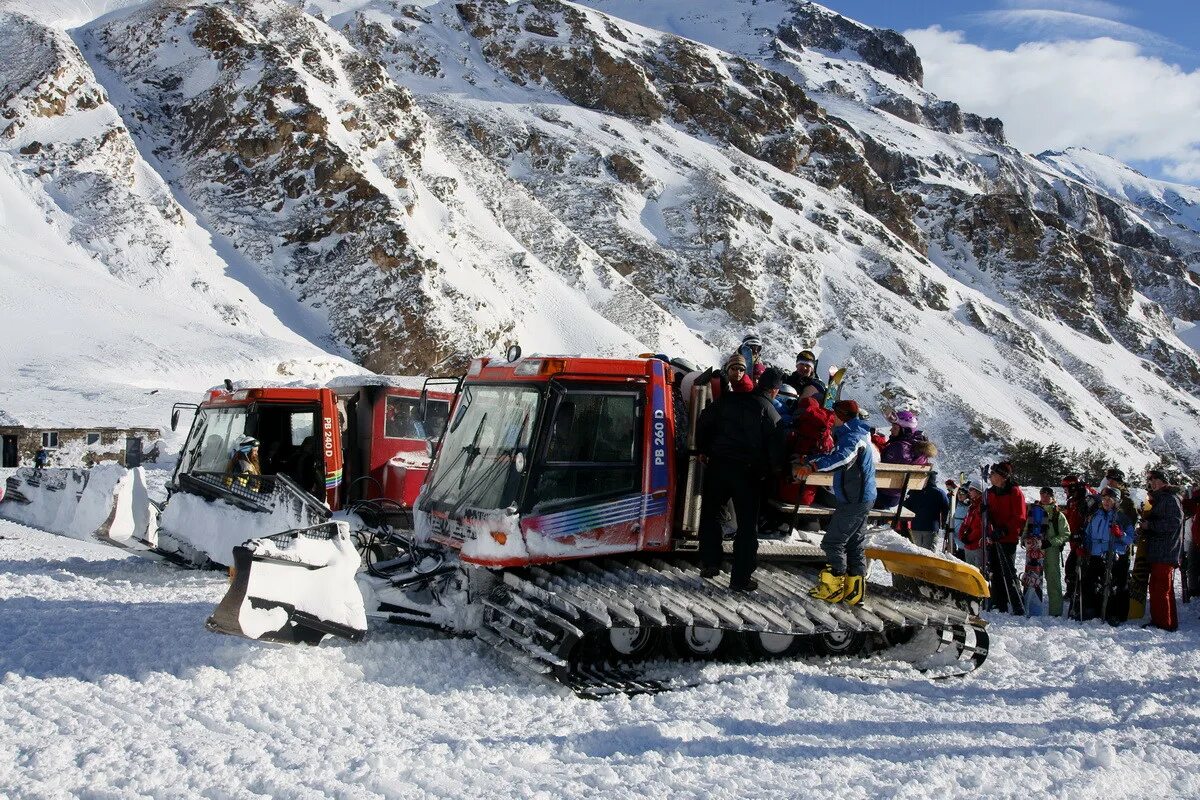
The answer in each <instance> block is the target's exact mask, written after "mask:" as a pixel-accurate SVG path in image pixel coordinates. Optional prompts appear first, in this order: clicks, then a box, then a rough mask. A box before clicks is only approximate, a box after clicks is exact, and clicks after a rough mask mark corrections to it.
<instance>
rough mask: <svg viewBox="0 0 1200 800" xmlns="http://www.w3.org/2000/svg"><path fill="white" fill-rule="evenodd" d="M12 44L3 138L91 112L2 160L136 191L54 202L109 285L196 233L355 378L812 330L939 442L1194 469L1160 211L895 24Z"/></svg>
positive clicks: (747, 8)
mask: <svg viewBox="0 0 1200 800" xmlns="http://www.w3.org/2000/svg"><path fill="white" fill-rule="evenodd" d="M20 24H21V25H24V26H26V27H28V29H29V30H28V32H27V33H26V34H21V38H22V40H29V41H31V42H36V41H44V42H46V44H43V45H39V47H41V50H40V51H39V52H42V53H43V54H44V55H43V56H41V58H42V60H43V61H46V62H47V63H54V64H61V65H64V66H63V67H62V68H61V69H59V68H57V67H42V68H39V69H38V70H34V71H35V72H38V74H41V75H43V76H44V75H48V74H54V75H55V78H54V80H53V81H52V84H53V87H54V88H53V89H51V90H46V91H42V90H29V89H23V90H22V92H21V93H20V97H21V98H22V99H20V101H19V102H18V101H16V100H13V98H12V97H10V96H9V95H13V92H12V91H10V90H9V89H7V88H6V93H5V95H4V96H3V97H0V101H2V102H3V108H4V109H5V110H4V112H3V113H4V115H5V117H4V124H6V125H8V126H9V129H10V130H13V129H14V127H15V128H16V129H20V128H21V126H23V125H25V124H27V122H28V121H29V120H32V119H35V118H37V116H38V114H43V113H46V112H47V111H50V112H53V111H54V109H56V108H59V107H60V106H64V105H65V106H69V107H74V108H83V106H81V105H80V104H81V103H82V104H88V103H90V104H92V105H93V106H94V110H95V111H96V113H102V114H106V115H109V117H111V119H112V123H113V124H112V130H113V131H115V133H112V134H110V135H109V140H105V141H101V139H103V137H104V135H105V134H104V133H102V132H98V133H96V134H95V136H97V137H99V138H95V140H94V141H92V140H89V144H88V145H87V146H86V147H80V148H77V150H78V152H76V153H75V155H72V156H64V155H54V156H51V155H49V154H48V153H50V152H58V151H56V150H55V148H47V147H46V144H45V143H39V145H38V147H39V148H41V149H37V148H35V147H34V145H33V143H32V142H30V141H26V140H25V139H20V141H21V147H22V148H26V149H28V152H26V149H22V150H20V152H19V153H17V154H16V155H14V156H13V157H14V158H16V157H19V158H21V159H24V160H25V162H27V163H28V164H30V165H31V168H35V169H40V170H43V173H42V175H43V180H45V181H47V182H49V183H54V184H55V185H59V184H61V185H65V186H70V185H76V186H79V185H82V184H86V183H87V181H81V180H80V178H79V176H80V175H81V174H83V173H87V172H88V168H87V167H86V166H81V165H84V164H85V163H87V162H88V158H90V159H91V162H90V163H94V164H96V165H98V166H96V167H95V169H92V170H91V171H90V173H89V174H91V175H92V176H93V177H91V178H89V180H90V181H92V182H96V181H100V182H104V181H107V184H105V185H106V187H107V188H105V190H104V192H105V194H106V196H108V197H114V198H115V197H119V196H120V195H119V192H118V190H117V189H115V188H113V187H115V186H120V185H126V184H129V182H130V181H131V180H134V179H131V178H130V174H131V173H130V172H129V170H134V172H136V171H137V170H143V171H148V170H150V169H152V170H153V172H149V174H147V175H146V180H153V181H156V182H157V184H156V185H158V186H159V187H160V189H159V191H158V193H157V195H153V196H155V197H158V198H159V200H158V201H157V202H152V201H150V200H148V199H146V198H145V197H142V196H141V195H139V202H140V203H141V204H142V205H138V206H135V205H133V204H127V205H126V206H124V207H123V209H122V210H123V211H124V212H125V213H128V214H132V215H134V216H136V217H140V218H143V219H148V220H152V221H153V224H148V225H144V226H141V228H142V231H141V233H135V232H134V231H135V230H136V229H137V227H138V226H135V225H131V224H129V220H120V219H116V220H112V221H105V220H104V219H103V218H102V217H101V218H96V215H97V214H98V213H100V212H99V211H98V210H97V209H100V208H102V207H103V206H105V205H106V204H96V203H93V202H91V201H89V200H87V199H86V196H85V195H82V194H81V195H80V197H81V198H84V199H82V200H81V201H79V202H75V203H74V205H72V206H71V208H72V213H73V214H75V218H76V219H77V220H79V221H80V224H81V225H89V224H90V225H92V226H93V227H95V228H96V229H97V230H98V231H102V233H101V234H98V235H97V237H96V241H102V240H104V236H105V235H107V236H109V237H110V238H112V237H116V238H112V243H111V244H110V245H106V246H104V247H103V248H100V249H102V250H104V252H105V253H106V255H105V257H106V258H107V259H110V261H111V269H113V270H114V271H118V272H119V271H120V270H121V263H122V262H121V253H122V252H124V250H125V249H126V248H127V247H132V246H146V247H150V246H153V245H152V244H150V243H149V242H151V241H152V240H153V237H154V236H155V235H157V234H156V232H159V231H161V230H163V229H165V228H168V227H169V226H170V224H171V223H170V216H171V214H172V213H173V212H172V209H177V210H176V211H175V212H174V213H183V214H187V213H193V214H195V215H196V216H197V218H198V219H199V220H200V221H201V222H202V223H203V224H204V225H205V226H207V227H208V228H209V229H210V230H213V231H215V232H216V233H218V234H219V235H220V237H222V239H223V240H225V241H228V243H229V244H230V251H231V252H230V253H228V254H226V255H227V256H228V257H235V258H237V259H239V260H241V261H244V263H245V264H246V265H247V266H248V267H249V268H252V269H253V270H255V271H257V272H258V273H259V274H260V275H262V276H263V277H264V279H265V280H267V281H268V282H270V283H271V284H272V285H275V286H278V287H281V290H282V291H284V292H285V293H286V294H287V295H288V296H290V297H294V298H296V299H298V300H299V301H300V303H301V304H303V306H304V307H305V308H306V309H308V310H309V311H311V312H312V313H313V314H314V315H316V316H318V317H320V318H321V319H324V320H327V326H328V331H329V333H330V335H331V336H332V337H333V338H334V339H335V340H336V341H337V342H338V343H339V344H340V345H342V346H344V347H346V348H347V349H348V351H349V352H350V353H352V354H353V355H354V357H355V358H356V359H357V360H359V361H360V362H361V363H364V364H366V365H367V366H369V367H371V368H375V369H380V370H388V371H395V370H421V371H440V370H449V369H453V368H457V367H460V366H461V365H462V364H463V363H464V362H465V359H467V358H469V357H470V355H472V354H474V353H478V352H487V351H495V349H496V348H497V346H498V345H502V344H505V343H507V342H509V341H517V340H519V341H521V343H522V344H523V345H524V346H525V347H526V349H527V350H530V349H532V350H543V351H547V350H559V351H564V350H565V351H577V352H584V351H586V352H599V353H603V354H617V353H630V352H636V351H638V350H641V349H644V348H645V349H652V350H662V351H667V352H672V353H682V354H685V355H690V356H692V357H694V358H697V359H701V360H707V361H711V360H714V359H715V358H717V357H718V355H719V353H721V352H722V351H725V350H727V349H728V348H731V347H732V346H733V345H734V344H735V343H736V342H737V341H739V340H740V338H741V336H742V335H743V333H744V332H746V331H747V330H754V331H756V332H758V333H760V335H763V336H764V338H765V339H766V340H767V342H768V355H769V356H770V357H771V358H773V359H774V360H776V361H778V362H781V363H783V364H787V365H790V362H791V356H792V354H794V352H795V351H796V350H797V349H799V348H800V347H802V346H810V345H814V344H816V345H818V346H819V347H820V348H822V349H823V350H824V354H825V355H824V361H825V363H831V362H837V363H840V364H844V365H848V366H849V367H850V369H851V374H852V376H853V377H852V381H851V384H850V385H851V387H852V390H853V392H854V394H855V395H857V396H858V397H859V398H860V399H861V400H862V401H863V402H864V403H866V404H867V405H868V406H871V407H874V408H880V407H882V406H885V405H899V404H908V405H919V406H921V407H922V408H923V409H924V411H925V412H926V418H927V419H928V420H929V426H930V427H931V429H932V431H933V433H934V434H935V435H937V436H939V437H940V438H941V439H942V441H943V443H944V444H945V445H946V446H947V449H949V450H952V451H953V450H957V451H960V452H962V453H964V454H967V453H971V454H974V453H979V454H986V452H987V451H989V450H991V449H992V448H994V447H995V443H996V441H997V440H1000V439H1005V438H1015V437H1020V436H1029V437H1032V436H1045V435H1050V436H1053V437H1054V438H1057V439H1060V440H1063V441H1066V442H1068V443H1075V444H1077V445H1093V444H1097V443H1104V444H1105V445H1107V446H1109V447H1111V448H1113V449H1114V451H1115V453H1116V454H1117V455H1118V457H1119V459H1121V460H1128V459H1130V458H1132V457H1133V454H1134V453H1137V452H1143V451H1145V449H1146V448H1150V447H1152V448H1155V449H1158V450H1161V451H1163V452H1166V451H1172V452H1177V453H1182V454H1197V453H1200V425H1197V420H1198V418H1200V401H1198V400H1197V397H1196V393H1197V391H1198V390H1200V361H1198V360H1197V357H1196V353H1195V352H1194V351H1193V350H1191V349H1190V348H1189V347H1187V346H1186V345H1185V344H1183V343H1182V342H1181V341H1180V339H1179V337H1178V336H1176V334H1175V329H1176V326H1177V325H1178V324H1180V323H1181V322H1190V321H1196V320H1200V285H1198V283H1197V279H1196V277H1195V273H1194V272H1193V271H1192V268H1193V267H1194V266H1195V265H1196V264H1197V260H1198V255H1197V254H1200V233H1198V231H1200V224H1191V223H1195V222H1196V220H1194V219H1193V216H1189V214H1190V210H1189V208H1190V207H1189V206H1188V205H1187V203H1188V202H1190V201H1189V200H1188V199H1187V192H1184V193H1183V194H1179V193H1176V194H1174V195H1171V194H1164V193H1162V192H1160V193H1159V194H1158V195H1154V196H1153V198H1152V199H1147V197H1146V196H1145V193H1144V192H1142V193H1138V192H1135V191H1133V190H1131V189H1128V187H1129V186H1130V184H1129V182H1128V181H1126V182H1125V183H1123V184H1121V186H1124V187H1126V190H1121V189H1120V188H1119V187H1116V186H1115V184H1112V183H1111V182H1105V181H1102V180H1099V179H1098V178H1097V177H1096V170H1095V169H1092V170H1091V171H1090V172H1088V171H1086V170H1083V169H1082V168H1078V164H1074V163H1072V164H1068V163H1067V160H1063V159H1058V160H1055V159H1054V158H1050V157H1043V158H1042V159H1041V160H1038V159H1034V158H1031V157H1029V156H1026V155H1025V154H1022V153H1020V152H1018V151H1016V150H1015V149H1013V148H1011V147H1010V146H1008V145H1007V144H1006V142H1005V140H1004V136H1003V125H1002V123H1001V122H1000V121H999V120H994V119H982V118H980V117H978V116H976V115H973V114H971V113H969V111H965V110H963V109H960V108H959V107H958V106H957V105H955V104H954V103H950V102H946V101H943V100H941V99H939V98H937V97H934V96H932V95H930V94H929V93H928V92H926V91H925V90H924V89H923V88H922V87H921V75H922V71H921V64H920V59H919V58H918V57H917V54H916V53H915V51H914V50H913V48H912V47H911V46H910V45H909V44H908V43H907V42H906V41H905V40H904V39H903V38H902V37H900V36H899V35H898V34H895V33H894V32H888V31H876V30H873V29H870V28H867V27H864V26H861V25H859V24H857V23H855V22H852V21H850V20H847V19H845V18H843V17H841V16H839V15H837V14H835V13H833V12H831V11H829V10H828V9H825V8H822V7H821V6H817V5H815V4H812V3H806V2H791V1H790V0H772V1H771V2H751V0H734V2H730V3H722V4H720V5H719V6H718V5H716V4H714V5H713V6H712V7H711V8H708V7H707V6H706V5H705V4H703V3H701V4H699V5H697V6H696V7H695V8H690V9H689V10H688V11H687V12H686V13H684V12H683V11H681V10H680V9H679V8H678V7H677V6H676V4H673V3H670V2H667V1H666V0H592V1H591V2H586V3H568V2H561V1H560V0H527V1H526V2H517V3H512V4H509V3H505V2H501V0H461V2H451V1H450V0H445V1H444V2H439V3H436V4H433V5H429V6H425V7H417V6H411V5H402V4H383V3H366V2H362V3H359V2H349V3H347V2H336V3H335V2H333V0H328V2H326V1H325V0H318V2H316V3H313V4H309V5H306V6H305V10H304V11H301V10H299V9H298V8H297V7H294V6H291V5H287V4H284V3H281V2H276V0H233V1H232V2H226V3H207V2H199V1H198V0H194V1H192V2H186V1H184V0H173V1H171V2H161V1H160V2H153V3H149V4H146V5H143V6H140V7H138V8H137V9H136V10H133V11H131V12H129V13H125V14H120V15H112V16H111V17H109V18H105V19H102V20H99V21H97V22H96V23H94V24H92V25H90V26H85V28H84V29H83V30H82V31H81V32H79V33H77V35H76V37H75V38H76V40H77V41H78V42H79V43H80V44H81V45H82V52H80V51H79V50H77V49H76V48H75V43H74V42H72V41H71V39H70V38H68V37H66V36H65V34H62V33H61V32H58V31H54V30H52V26H46V25H44V24H41V23H38V22H36V21H34V20H33V19H29V18H23V19H22V21H21V23H20ZM668 29H669V30H672V31H676V32H678V33H679V34H681V35H672V34H667V33H664V32H662V31H663V30H668ZM38 37H41V39H39V38H38ZM683 37H686V38H683ZM31 46H32V45H31ZM28 61H29V63H34V62H35V61H36V59H32V58H31V59H28ZM92 68H95V69H96V70H97V73H96V74H97V75H99V76H100V79H99V80H96V79H95V78H94V77H89V76H91V69H92ZM10 72H12V73H13V75H15V77H13V76H12V75H6V77H5V85H6V87H8V86H15V85H18V84H19V85H21V86H24V87H29V86H32V85H35V84H37V80H36V79H35V78H31V77H28V76H26V77H22V75H24V73H22V72H20V71H13V70H10ZM76 73H78V74H79V75H81V76H83V78H82V80H81V81H76V80H75V79H74V77H72V76H74V75H75V74H76ZM13 96H14V97H15V95H13ZM5 98H7V99H5ZM110 98H113V99H111V100H110ZM59 113H61V112H59ZM7 135H8V136H9V137H10V138H11V139H13V141H14V142H15V141H17V140H18V139H17V138H14V137H17V134H16V133H15V132H14V133H9V134H7ZM22 135H24V134H22ZM18 138H19V137H18ZM106 148H107V149H106ZM84 151H89V152H90V154H91V155H89V156H87V157H85V156H84ZM122 153H124V156H123V155H122ZM139 154H149V155H150V159H149V160H148V161H143V160H142V159H141V158H140V157H139ZM150 163H152V164H153V165H154V166H153V167H152V168H150V167H147V166H145V165H147V164H150ZM35 164H36V165H38V166H36V167H33V166H32V165H35ZM122 164H125V165H126V167H125V171H124V172H122V167H121V165H122ZM1093 166H1094V165H1093ZM1072 167H1076V168H1074V169H1073V168H1072ZM135 182H136V180H135ZM77 191H82V190H77ZM114 192H118V193H117V194H114ZM61 194H62V195H63V197H64V198H65V199H64V202H71V201H70V200H69V198H68V194H67V193H65V192H62V193H61ZM107 206H108V207H109V208H110V209H111V208H116V207H120V206H121V203H119V202H118V203H114V202H109V203H107ZM180 208H184V209H186V211H178V209H180ZM105 213H113V212H111V211H109V212H105ZM138 236H140V237H142V238H141V239H138V238H137V237H138ZM121 237H124V238H121ZM135 239H136V240H137V241H135ZM138 242H140V244H138ZM106 263H107V262H106ZM166 271H167V272H170V271H171V270H169V269H168V270H166ZM140 274H141V273H139V275H140ZM219 304H220V303H219V301H218V302H216V305H219ZM231 313H232V312H231Z"/></svg>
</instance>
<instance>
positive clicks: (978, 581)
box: [866, 547, 990, 598]
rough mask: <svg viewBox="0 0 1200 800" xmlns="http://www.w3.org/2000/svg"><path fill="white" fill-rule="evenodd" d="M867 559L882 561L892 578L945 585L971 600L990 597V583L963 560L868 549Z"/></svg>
mask: <svg viewBox="0 0 1200 800" xmlns="http://www.w3.org/2000/svg"><path fill="white" fill-rule="evenodd" d="M866 555H867V558H868V559H871V560H873V561H881V562H883V565H884V566H885V567H886V568H887V571H888V572H890V573H892V574H893V575H903V576H905V577H907V578H915V579H917V580H920V581H924V582H926V583H931V584H933V585H934V586H943V587H945V588H947V589H952V590H954V591H956V592H962V593H963V594H965V595H968V596H970V597H978V598H984V597H988V596H989V595H990V591H989V590H988V584H987V581H986V580H984V578H983V575H981V574H980V572H979V570H977V569H975V567H972V566H971V565H970V564H964V563H962V562H961V561H950V560H949V559H945V558H938V557H937V556H933V555H922V554H919V553H908V552H898V551H895V550H882V549H879V548H875V547H868V548H867V550H866Z"/></svg>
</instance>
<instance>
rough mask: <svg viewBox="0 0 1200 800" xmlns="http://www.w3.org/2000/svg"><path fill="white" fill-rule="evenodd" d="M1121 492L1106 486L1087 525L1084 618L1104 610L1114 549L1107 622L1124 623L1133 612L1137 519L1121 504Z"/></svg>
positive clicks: (1084, 544)
mask: <svg viewBox="0 0 1200 800" xmlns="http://www.w3.org/2000/svg"><path fill="white" fill-rule="evenodd" d="M1119 500H1120V493H1119V492H1118V491H1117V490H1116V489H1111V488H1106V489H1104V490H1103V491H1102V492H1100V505H1099V507H1098V508H1097V509H1096V510H1095V511H1094V512H1092V515H1091V517H1090V518H1088V521H1087V523H1086V524H1085V525H1084V528H1083V547H1084V552H1085V553H1086V554H1087V567H1086V569H1085V571H1084V576H1083V580H1084V584H1083V617H1084V619H1095V618H1096V617H1099V616H1101V613H1102V611H1103V609H1104V606H1105V603H1104V584H1105V573H1106V570H1107V563H1108V554H1109V551H1110V550H1111V552H1112V556H1113V558H1112V576H1111V578H1110V579H1109V582H1110V588H1109V592H1108V608H1107V621H1108V622H1109V623H1110V624H1112V625H1118V624H1120V623H1121V622H1124V621H1125V619H1126V618H1127V617H1128V615H1129V546H1130V545H1131V544H1133V537H1134V532H1133V520H1132V519H1130V518H1129V517H1128V516H1126V515H1125V513H1123V512H1122V511H1121V510H1120V509H1119V508H1117V503H1118V501H1119Z"/></svg>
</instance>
